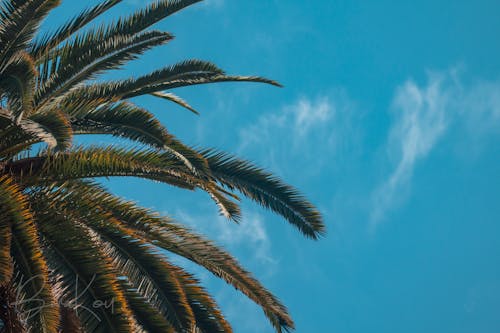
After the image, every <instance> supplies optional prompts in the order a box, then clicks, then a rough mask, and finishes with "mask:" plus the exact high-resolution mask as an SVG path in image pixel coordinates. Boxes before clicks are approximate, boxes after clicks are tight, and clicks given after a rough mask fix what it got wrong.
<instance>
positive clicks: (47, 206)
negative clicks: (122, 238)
mask: <svg viewBox="0 0 500 333" xmlns="http://www.w3.org/2000/svg"><path fill="white" fill-rule="evenodd" d="M31 203H32V205H33V206H34V207H35V208H36V211H37V215H36V220H37V225H38V226H39V230H40V232H41V234H42V236H43V240H44V248H45V253H46V255H47V257H48V258H49V265H50V268H51V270H52V278H53V279H54V280H55V283H58V284H59V285H60V288H61V291H60V292H61V293H62V294H63V295H62V298H63V299H64V301H65V304H73V306H74V308H75V310H77V311H76V313H77V315H78V317H79V319H80V322H81V324H82V325H83V326H84V327H85V330H86V331H90V332H116V333H118V332H132V325H133V324H132V321H131V318H132V317H131V312H130V309H129V308H128V306H127V302H126V299H125V296H124V295H123V292H122V290H121V287H120V285H119V282H118V275H117V272H116V271H115V270H114V268H113V266H112V265H111V263H110V262H109V260H108V259H107V256H106V255H105V254H103V253H102V249H101V248H99V247H98V244H96V242H95V236H94V235H92V234H91V233H89V232H88V230H87V229H86V228H84V227H82V226H81V225H80V224H79V223H78V221H74V220H71V219H70V218H69V217H68V216H65V215H64V214H62V212H60V211H57V209H55V206H54V205H53V204H51V203H48V202H46V201H45V200H44V198H38V197H36V196H32V197H31ZM75 293H76V294H77V295H78V296H76V297H77V300H76V302H77V303H76V304H75ZM96 302H100V303H96ZM95 304H112V307H111V306H104V305H102V306H95Z"/></svg>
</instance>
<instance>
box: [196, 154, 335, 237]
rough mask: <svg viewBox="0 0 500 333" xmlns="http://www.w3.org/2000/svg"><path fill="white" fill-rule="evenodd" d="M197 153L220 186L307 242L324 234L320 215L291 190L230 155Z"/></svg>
mask: <svg viewBox="0 0 500 333" xmlns="http://www.w3.org/2000/svg"><path fill="white" fill-rule="evenodd" d="M200 153H201V154H202V155H203V156H205V158H206V159H207V161H208V164H209V166H210V170H211V171H212V175H213V177H214V178H215V179H216V181H218V182H219V183H220V184H222V185H223V186H225V187H227V188H229V189H230V190H237V191H239V192H241V193H242V194H243V195H245V196H246V197H248V198H250V199H251V200H253V201H255V202H257V203H259V204H260V205H262V206H263V207H265V208H268V209H270V210H272V211H274V212H275V213H277V214H279V215H281V216H283V217H284V218H285V219H286V220H287V221H288V222H290V223H291V224H292V225H294V226H295V227H296V228H298V229H299V230H300V231H301V232H302V233H303V234H304V235H305V236H307V237H309V238H312V239H318V238H319V237H321V236H322V235H324V234H325V233H326V228H325V225H324V223H323V218H322V216H321V213H320V212H319V211H318V210H317V209H316V207H315V206H314V205H313V204H312V203H310V202H309V201H308V200H307V199H306V198H305V197H304V196H303V195H302V194H301V193H300V192H299V191H298V190H297V189H295V188H294V187H292V186H290V185H288V184H286V183H284V182H283V181H282V180H281V179H279V178H278V177H276V176H274V175H273V174H271V173H269V172H267V171H265V170H263V169H261V168H259V167H257V166H255V165H253V164H252V163H250V162H248V161H245V160H241V159H238V158H236V157H234V156H232V155H229V154H226V153H222V152H218V151H215V150H210V149H208V150H204V151H201V152H200Z"/></svg>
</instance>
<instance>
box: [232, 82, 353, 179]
mask: <svg viewBox="0 0 500 333" xmlns="http://www.w3.org/2000/svg"><path fill="white" fill-rule="evenodd" d="M353 111H354V107H353V103H351V101H350V100H349V99H348V98H347V97H346V95H345V94H344V93H343V92H341V91H336V92H332V93H330V94H324V95H321V96H318V97H316V98H310V97H301V98H298V99H297V101H296V102H295V103H293V104H291V105H287V106H284V107H282V108H280V109H277V110H276V111H275V112H269V113H264V114H263V115H261V116H260V117H259V118H258V119H257V120H256V122H255V123H254V124H252V125H250V126H248V127H246V128H243V129H242V130H241V131H240V144H239V149H238V150H239V155H243V156H252V155H253V154H255V155H254V156H258V158H257V159H256V160H257V161H259V162H258V163H259V164H261V165H262V164H263V165H264V166H265V167H267V168H269V169H270V170H273V172H275V173H277V174H279V175H281V176H286V178H287V179H290V178H289V177H292V178H291V179H293V177H294V174H293V173H295V172H296V170H297V168H300V169H301V170H302V176H303V177H311V176H313V175H314V174H318V173H319V172H320V170H322V168H323V167H324V166H327V163H328V162H331V161H332V159H333V158H334V156H335V155H336V153H337V152H338V151H339V150H340V149H346V148H347V147H349V148H348V149H351V148H352V147H351V145H352V142H353V141H354V140H355V139H356V137H357V135H358V131H357V130H356V129H355V128H354V125H353V124H354V122H353V121H352V120H353V119H352V118H353V115H354V114H355V112H353ZM359 114H360V113H359ZM254 159H255V158H254ZM291 161H293V163H294V166H295V167H294V168H293V169H292V168H289V167H287V166H289V165H290V164H289V163H290V162H291ZM287 173H288V174H287Z"/></svg>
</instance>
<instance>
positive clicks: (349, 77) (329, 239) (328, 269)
mask: <svg viewBox="0 0 500 333" xmlns="http://www.w3.org/2000/svg"><path fill="white" fill-rule="evenodd" d="M95 2H96V1H88V2H87V1H84V2H79V3H78V4H76V3H75V2H73V1H68V0H66V1H64V2H63V6H62V7H61V8H60V9H58V11H57V12H56V13H55V15H53V16H52V18H53V21H52V23H54V22H59V21H61V19H62V17H63V16H65V15H66V16H67V15H70V13H72V12H74V13H76V12H77V11H79V9H80V8H83V7H82V6H85V5H86V4H87V3H95ZM142 4H143V2H142V1H132V0H129V1H125V2H124V3H123V4H122V5H120V7H119V8H117V9H116V10H114V12H113V13H112V15H111V16H114V15H118V14H125V13H128V12H131V11H132V10H134V9H137V8H139V7H140V6H141V5H142ZM499 12H500V3H499V2H498V1H493V0H491V1H487V0H476V1H459V0H457V1H444V0H442V1H430V0H422V1H387V0H380V1H358V0H349V1H347V0H338V1H333V0H330V1H312V2H305V1H299V0H286V1H285V0H262V1H229V0H212V1H211V0H207V1H205V2H204V3H202V4H199V5H196V6H193V7H192V8H189V9H187V10H185V11H183V12H181V13H179V14H177V15H175V16H173V17H172V18H170V19H168V20H166V21H164V22H163V23H161V24H159V25H158V28H160V29H165V30H167V31H170V32H172V33H173V34H174V35H175V36H176V39H175V40H174V41H173V42H171V43H170V44H168V45H167V46H165V47H162V48H159V49H156V50H154V51H151V52H149V53H147V54H146V55H145V56H144V57H142V58H141V60H138V61H135V62H133V63H131V64H129V65H128V66H127V67H126V70H123V71H121V72H119V73H117V74H115V75H122V76H130V75H137V74H139V73H146V72H148V71H152V70H154V69H156V68H159V67H161V66H163V65H167V64H171V63H174V62H176V61H179V60H183V59H187V58H201V59H204V60H210V61H214V62H215V63H217V64H218V65H219V66H221V67H222V68H224V69H226V70H227V71H228V72H230V73H236V74H259V75H263V76H266V77H270V78H273V79H276V80H278V81H280V82H281V83H283V84H284V86H285V88H283V89H278V88H274V87H270V86H264V85H255V84H244V83H243V84H219V85H217V86H215V85H213V86H200V87H191V88H185V89H181V90H178V91H177V93H178V94H179V95H180V96H182V97H183V98H185V99H187V100H188V101H189V102H190V103H191V104H192V105H193V106H194V107H195V108H197V109H198V110H199V111H200V112H201V116H200V117H196V116H194V115H192V114H190V113H189V112H186V111H184V110H182V109H180V108H178V107H177V106H175V105H169V104H165V103H164V102H163V101H160V100H156V99H153V98H141V99H138V100H137V103H139V104H141V105H143V106H146V107H148V108H149V109H150V110H151V111H153V112H154V113H155V114H156V115H157V116H158V117H159V119H161V121H162V122H163V123H164V124H166V125H167V127H168V128H169V129H170V130H171V132H172V133H174V134H175V135H177V136H178V137H180V138H182V139H183V140H185V141H186V142H187V143H190V144H195V145H201V146H209V147H216V148H219V149H222V150H226V151H229V152H234V153H237V154H239V155H241V156H244V157H246V158H248V159H251V160H252V161H254V162H256V163H257V164H259V165H261V166H264V167H266V168H267V169H269V170H272V171H273V172H275V173H276V174H278V175H280V176H281V177H282V178H284V179H285V180H286V181H287V182H289V183H292V184H294V185H295V186H297V187H298V188H300V189H301V190H302V191H303V192H304V193H305V194H306V195H307V196H308V197H309V198H310V199H311V200H312V201H313V202H314V203H316V204H317V206H318V207H319V209H320V210H321V211H322V213H323V214H324V218H325V222H326V224H327V227H328V235H327V236H326V237H325V238H323V239H321V240H320V241H318V242H313V241H310V240H307V239H304V238H303V237H301V236H300V235H299V234H298V233H297V232H296V231H295V230H294V229H293V228H292V227H290V226H288V225H286V224H285V223H284V222H283V221H282V220H281V219H280V218H278V217H276V216H273V215H272V214H269V213H267V212H265V211H263V210H262V209H260V208H259V207H257V206H255V205H252V204H251V203H248V202H244V220H243V222H242V223H241V225H239V226H235V225H232V224H231V223H230V222H228V221H225V220H224V219H223V218H221V217H219V216H218V215H217V209H216V207H215V205H213V204H212V202H211V201H210V199H209V198H208V196H207V195H205V194H203V193H199V192H195V193H191V192H183V191H180V190H176V189H173V188H168V187H166V186H164V185H158V184H153V183H148V182H144V181H140V180H132V179H118V180H112V181H109V182H106V184H107V185H108V186H109V187H110V188H111V189H113V190H114V191H115V192H116V193H119V194H120V195H123V196H125V197H127V198H130V199H134V200H136V201H138V202H140V203H141V204H143V205H145V206H148V207H152V208H154V209H156V210H158V211H160V212H162V213H164V214H168V215H170V216H173V217H175V218H176V219H178V220H179V221H180V222H183V223H186V224H188V225H191V226H193V227H195V228H196V229H197V230H199V231H200V232H203V233H206V234H208V235H209V236H210V237H211V238H212V239H214V240H216V241H217V243H219V244H221V245H222V246H224V247H225V248H227V249H229V250H231V251H232V253H233V254H235V255H236V256H237V257H238V259H239V260H240V261H241V262H242V263H243V264H244V265H245V266H246V267H248V268H249V269H250V270H251V271H252V272H254V274H255V275H256V276H257V277H258V278H259V279H260V280H261V281H262V282H263V283H264V284H265V285H266V286H267V287H269V288H270V289H271V290H272V291H273V292H274V293H275V294H276V295H278V296H279V297H280V299H282V300H283V301H284V303H285V304H286V305H287V306H288V307H289V309H290V311H291V314H292V316H293V318H294V319H295V321H296V325H297V331H298V332H310V333H316V332H318V333H319V332H339V333H357V332H363V333H364V332H409V333H411V332H441V333H447V332H449V333H459V332H464V333H465V332H471V333H473V332H474V333H475V332H481V333H487V332H499V331H500V315H499V314H498V313H499V311H500V256H499V254H500V242H499V241H498V235H499V234H500V202H499V200H500V144H499V143H500V43H499V40H498V35H499V33H500V20H499V19H498V13H499ZM189 268H190V269H192V270H193V271H194V272H195V273H196V274H197V275H198V276H199V277H200V278H201V279H202V281H204V283H206V285H207V286H208V287H209V289H210V291H211V292H212V293H213V294H214V296H215V297H216V299H217V300H218V302H219V303H220V305H221V307H222V309H223V310H224V312H225V314H226V315H227V317H228V319H229V320H230V321H231V322H232V323H233V325H234V329H235V332H242V333H246V332H264V333H266V332H272V329H271V327H270V325H269V324H268V323H267V322H266V320H265V317H264V315H263V314H262V312H261V311H260V309H259V308H257V307H256V306H254V305H253V304H252V303H251V302H250V301H247V300H246V299H245V298H244V297H243V296H242V295H239V294H238V293H236V292H234V291H233V290H232V288H230V287H228V286H226V285H224V284H223V283H222V282H220V281H216V280H215V279H213V278H211V277H210V276H209V275H208V274H207V273H206V272H205V271H203V270H201V269H199V268H196V267H193V266H191V265H190V266H189Z"/></svg>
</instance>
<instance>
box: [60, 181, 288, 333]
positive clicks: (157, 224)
mask: <svg viewBox="0 0 500 333" xmlns="http://www.w3.org/2000/svg"><path fill="white" fill-rule="evenodd" d="M58 191H59V193H58V194H57V195H56V194H55V193H52V194H51V196H50V197H51V198H53V197H52V195H56V196H60V197H61V198H65V197H66V196H68V197H66V198H67V199H68V200H66V202H65V204H66V205H69V204H70V203H73V202H74V203H78V205H79V207H80V208H81V210H82V211H86V212H100V213H101V214H108V215H110V216H112V217H113V218H114V219H115V223H119V224H121V228H126V229H130V230H129V231H128V233H130V234H133V235H134V237H136V238H138V239H143V240H144V241H147V242H149V243H151V244H154V245H156V246H158V247H160V248H163V249H165V250H167V251H169V252H172V253H174V254H176V255H179V256H182V257H184V258H186V259H189V260H191V261H193V262H194V263H196V264H198V265H200V266H202V267H204V268H205V269H207V270H208V271H210V272H211V273H212V274H214V275H215V276H217V277H220V278H222V279H224V280H225V281H226V282H227V283H228V284H231V285H232V286H234V287H235V288H236V289H238V290H240V291H241V292H242V293H243V294H245V295H246V296H247V297H249V298H250V299H251V300H253V301H254V302H255V303H257V304H258V305H260V306H261V307H262V309H263V310H264V312H265V313H266V316H267V317H268V318H269V320H270V321H271V323H272V324H273V325H274V326H275V327H277V328H279V327H283V328H285V329H286V328H293V326H294V324H293V321H292V319H291V318H290V316H289V315H288V313H287V310H286V308H285V307H284V306H283V305H282V304H281V303H280V302H279V300H278V299H277V298H276V297H275V296H273V295H272V294H271V293H270V292H269V291H268V290H266V289H265V288H264V287H263V286H262V285H261V284H260V282H259V281H257V280H256V279H255V278H253V277H252V275H251V274H250V273H249V272H248V271H246V270H245V269H244V268H242V267H241V266H240V264H239V263H238V261H237V260H236V259H235V258H234V257H232V256H231V255H230V254H229V253H227V252H226V251H224V250H223V249H221V248H220V247H218V246H216V245H215V244H214V243H212V242H211V241H209V240H207V239H205V238H204V237H202V236H200V235H198V234H196V233H195V232H193V231H192V230H190V229H188V228H186V227H184V226H181V225H179V224H176V223H174V222H172V221H171V220H170V219H168V218H166V217H163V216H159V215H158V214H157V213H155V212H152V211H150V210H148V209H145V208H142V207H138V206H137V205H135V204H134V203H132V202H129V201H125V200H123V199H120V198H117V197H115V196H114V195H112V194H110V193H108V192H107V191H106V190H105V189H104V188H103V187H102V186H100V185H98V184H96V183H93V182H89V181H79V182H71V183H66V184H64V185H61V186H60V188H59V190H58ZM51 200H56V199H51Z"/></svg>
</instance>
